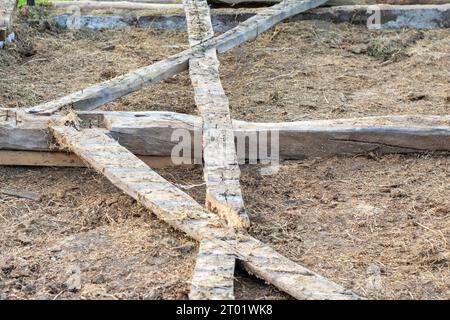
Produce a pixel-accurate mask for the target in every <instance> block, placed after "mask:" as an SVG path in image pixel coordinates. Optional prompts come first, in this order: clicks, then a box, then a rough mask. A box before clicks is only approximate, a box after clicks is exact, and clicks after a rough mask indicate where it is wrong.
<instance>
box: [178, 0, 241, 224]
mask: <svg viewBox="0 0 450 320" xmlns="http://www.w3.org/2000/svg"><path fill="white" fill-rule="evenodd" d="M183 4H184V7H185V11H186V20H187V26H188V35H189V43H190V45H191V46H195V45H197V44H199V43H202V42H204V41H206V40H208V39H210V38H211V37H213V36H214V31H213V28H212V24H211V17H210V12H209V6H208V3H207V2H206V0H184V1H183ZM189 75H190V78H191V82H192V85H193V87H194V93H195V103H196V105H197V108H198V109H199V111H200V115H201V117H202V128H203V133H202V136H203V158H204V166H203V167H204V169H203V174H204V178H205V182H206V206H207V208H208V209H209V210H212V211H214V212H217V213H218V214H219V215H221V216H223V217H224V218H225V219H226V221H227V222H228V223H229V225H230V226H234V227H249V226H250V221H249V218H248V215H247V212H246V211H245V206H244V200H243V197H242V191H241V186H240V182H239V178H240V174H241V173H240V170H239V165H238V161H237V155H236V147H235V145H234V134H233V125H232V123H231V115H230V108H229V101H228V98H227V96H226V94H225V91H224V90H223V87H222V83H221V82H220V78H219V60H218V59H217V55H216V50H215V49H208V50H206V51H205V52H201V53H199V54H198V55H195V57H193V58H191V59H190V60H189Z"/></svg>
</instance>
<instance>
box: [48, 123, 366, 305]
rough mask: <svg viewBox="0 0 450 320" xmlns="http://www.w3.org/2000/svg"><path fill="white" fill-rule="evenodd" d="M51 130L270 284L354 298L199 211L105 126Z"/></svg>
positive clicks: (174, 222)
mask: <svg viewBox="0 0 450 320" xmlns="http://www.w3.org/2000/svg"><path fill="white" fill-rule="evenodd" d="M50 130H51V131H52V133H53V134H54V136H55V138H56V139H57V140H58V142H59V143H60V144H61V146H64V147H66V148H68V149H70V150H71V151H72V152H74V153H75V154H77V155H78V156H79V157H80V158H81V159H83V160H84V161H86V162H87V163H88V164H89V165H90V166H91V167H92V168H93V169H95V170H96V171H98V172H99V173H101V174H103V175H104V176H105V177H106V178H107V179H108V180H110V181H111V182H112V183H113V184H114V185H116V186H117V187H118V188H120V189H121V190H122V191H124V192H125V193H127V194H128V195H130V196H131V197H133V198H134V199H136V200H137V201H139V202H140V203H141V204H143V205H144V206H145V207H146V208H148V209H149V210H151V211H152V212H153V213H154V214H156V216H158V217H159V218H160V219H161V220H163V221H165V222H166V223H168V224H169V225H171V226H172V227H174V228H176V229H178V230H181V231H183V232H185V233H186V234H187V235H188V236H190V237H192V238H194V239H196V240H197V241H202V240H204V239H209V240H210V241H213V242H215V243H214V244H211V246H212V247H213V248H223V249H222V250H223V251H224V252H227V253H231V254H233V255H234V256H235V257H237V258H238V259H240V260H242V261H243V263H244V264H245V265H246V266H247V268H248V269H249V270H251V271H252V272H254V274H255V275H257V276H259V277H261V278H263V279H264V280H266V281H268V282H270V283H273V284H274V285H275V286H277V287H278V288H280V289H281V290H285V291H286V292H288V293H289V294H291V295H292V296H293V297H295V298H300V299H304V298H307V299H358V298H359V297H358V296H357V295H355V294H353V293H352V292H348V291H347V290H345V289H344V288H342V287H341V286H339V285H337V284H336V283H334V282H332V281H330V280H327V279H325V278H323V277H321V276H319V275H317V274H315V273H313V272H311V271H309V270H307V269H306V268H304V267H302V266H300V265H298V264H296V263H294V262H292V261H291V260H289V259H287V258H285V257H283V256H282V255H280V254H278V253H276V252H275V251H274V250H273V249H271V248H269V247H268V246H266V245H264V244H262V243H261V242H259V241H258V240H256V239H254V238H252V237H251V236H248V235H246V234H236V233H235V231H234V229H233V228H226V227H224V225H223V221H222V220H221V219H219V217H218V216H217V215H215V214H212V213H209V212H207V211H206V210H204V209H203V208H202V207H201V206H200V205H199V204H198V203H196V202H195V201H194V200H193V199H192V198H191V197H190V196H188V195H187V194H185V193H184V192H182V191H181V190H179V189H178V188H176V187H175V186H174V185H173V184H171V183H169V182H168V181H167V180H165V179H164V178H162V177H161V176H159V175H158V174H157V173H156V172H154V171H153V170H152V169H150V168H149V167H148V166H146V165H145V164H144V163H143V162H142V161H140V160H139V159H138V158H137V157H135V156H134V155H133V154H131V153H130V152H129V151H127V150H126V149H125V148H124V147H122V146H121V145H119V144H118V143H117V142H116V141H115V140H114V139H112V138H110V137H108V136H107V135H106V134H105V133H104V132H105V131H103V130H99V129H82V130H77V129H75V128H73V127H71V126H61V125H51V126H50ZM222 250H220V251H221V252H222ZM266 266H267V267H266ZM227 274H229V273H228V272H227Z"/></svg>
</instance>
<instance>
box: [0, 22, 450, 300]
mask: <svg viewBox="0 0 450 320" xmlns="http://www.w3.org/2000/svg"><path fill="white" fill-rule="evenodd" d="M17 33H18V36H19V41H18V42H16V43H15V44H13V45H11V46H9V47H8V49H7V50H5V51H0V65H2V67H3V68H2V76H1V79H0V82H1V88H2V90H1V91H0V105H1V106H2V107H27V106H33V105H36V104H38V103H41V102H45V101H48V100H50V99H53V98H56V97H59V96H61V95H64V94H67V93H71V92H73V91H75V90H79V89H82V88H83V87H85V86H86V85H89V84H94V83H97V82H99V81H103V80H107V79H110V78H112V77H114V76H116V75H120V74H123V73H126V72H127V71H129V70H132V69H135V68H138V67H142V66H146V65H149V64H151V63H152V62H155V61H158V60H160V59H162V58H164V57H166V56H168V55H170V54H174V53H176V52H179V51H180V50H183V49H185V48H187V46H188V44H187V38H186V35H185V34H184V33H179V32H172V31H158V32H157V31H152V30H139V29H130V30H126V31H120V32H118V31H101V32H92V31H65V30H59V29H56V28H54V27H53V26H51V25H48V24H45V23H41V24H39V25H37V26H35V27H34V28H33V29H26V28H24V27H17ZM449 39H450V31H449V30H429V31H416V30H397V31H367V30H366V29H364V28H361V27H356V26H352V25H348V24H338V25H334V24H329V23H324V22H299V23H289V24H282V25H279V26H277V27H276V28H275V29H273V30H272V31H270V32H268V33H266V34H264V35H263V36H262V37H260V38H259V39H258V40H256V41H253V42H251V43H248V44H245V45H243V46H240V47H238V48H235V49H233V50H231V51H230V52H228V53H226V54H224V55H222V56H221V62H222V68H221V75H222V80H223V84H224V87H225V90H226V92H227V93H228V94H229V97H230V102H231V108H232V113H233V117H234V118H238V119H247V120H252V121H290V120H299V119H325V118H349V117H359V116H370V115H386V114H441V115H443V114H449V110H450V90H449V89H450V82H449V78H448V72H446V70H448V69H449V66H450V42H449ZM104 109H105V110H159V111H161V110H169V111H177V112H184V113H191V114H195V113H196V109H195V105H194V101H193V92H192V89H191V87H190V81H189V78H188V77H187V74H186V73H183V74H180V75H178V76H175V77H173V78H171V79H169V80H167V81H165V82H163V83H160V84H157V85H154V86H151V87H148V88H146V89H145V90H143V91H141V92H139V93H135V94H132V95H129V96H127V97H124V98H122V99H119V100H118V101H116V102H114V103H111V104H108V105H107V106H105V107H104ZM158 171H159V172H160V173H161V175H163V176H164V177H166V178H167V179H168V180H170V181H172V182H174V183H175V184H177V185H178V186H179V187H180V188H182V189H184V190H185V191H186V192H187V193H189V194H190V195H192V196H193V197H194V198H195V199H196V200H197V201H199V202H200V203H203V201H204V193H205V188H204V186H203V185H201V184H202V173H201V168H198V167H197V168H193V167H177V168H164V169H158ZM449 181H450V157H449V156H446V155H411V156H401V155H391V156H384V157H376V156H373V155H371V156H360V157H353V158H344V157H334V158H331V159H311V160H305V161H288V162H283V163H282V165H281V168H280V171H279V172H278V173H277V174H275V175H271V176H261V175H260V173H259V167H258V166H243V167H242V188H243V192H244V196H245V201H246V205H247V209H248V211H249V214H250V215H251V220H252V227H251V230H250V232H251V233H252V234H253V235H254V236H255V237H257V238H258V239H260V240H262V241H264V242H266V243H268V244H270V245H271V246H273V247H275V248H276V249H278V250H280V252H282V253H283V254H285V255H287V256H288V257H289V258H291V259H293V260H295V261H298V262H299V263H301V264H303V265H305V266H306V267H308V268H310V269H312V270H314V271H316V272H319V273H321V274H323V275H324V276H327V277H329V278H330V279H332V280H334V281H336V282H338V283H340V284H342V285H344V286H346V287H348V288H349V289H352V290H354V291H356V292H357V293H359V294H361V295H364V296H367V297H368V298H375V299H412V298H415V299H450V247H449V244H448V242H449V241H450V184H449ZM2 188H12V189H18V190H21V189H23V190H29V191H34V192H37V193H39V194H40V195H41V199H40V200H38V201H33V200H28V199H22V198H17V197H13V196H8V195H4V194H0V299H24V298H32V299H76V298H82V299H93V298H95V299H184V298H187V293H188V292H189V282H190V277H191V274H192V270H193V267H194V264H195V257H196V252H197V249H198V248H197V244H196V243H195V242H194V241H192V240H190V239H188V238H187V237H185V236H184V235H183V234H181V233H179V232H177V231H175V230H172V229H171V228H170V227H168V226H167V225H166V224H164V223H162V222H160V221H159V220H157V219H156V217H154V216H153V215H152V214H151V213H149V212H148V211H147V210H145V209H144V208H143V207H141V206H140V205H139V204H137V203H136V202H135V201H134V200H132V199H131V198H129V197H128V196H126V195H124V194H123V193H122V192H120V191H119V190H118V189H117V188H116V187H114V186H113V185H111V184H110V183H109V182H108V181H107V180H105V179H104V178H102V177H101V176H100V175H97V174H95V173H94V172H92V171H91V170H89V169H80V168H65V169H61V168H59V169H57V168H25V167H0V189H2ZM74 280H75V281H76V280H81V289H80V290H72V291H70V290H69V289H68V286H67V284H68V283H69V282H71V281H72V282H73V281H74ZM235 285H236V296H237V298H250V299H288V298H289V297H288V296H287V295H285V294H283V293H280V292H279V291H278V290H276V289H275V288H273V287H272V286H269V285H266V284H264V283H263V282H262V281H259V280H257V279H255V278H253V277H250V276H248V275H246V274H245V273H244V272H242V271H241V270H238V271H237V278H236V284H235Z"/></svg>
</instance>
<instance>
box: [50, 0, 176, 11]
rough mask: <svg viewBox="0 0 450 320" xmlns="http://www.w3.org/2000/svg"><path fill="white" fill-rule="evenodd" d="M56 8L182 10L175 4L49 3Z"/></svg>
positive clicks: (124, 2) (116, 2) (113, 2)
mask: <svg viewBox="0 0 450 320" xmlns="http://www.w3.org/2000/svg"><path fill="white" fill-rule="evenodd" d="M50 3H51V4H52V5H53V6H54V7H56V8H63V9H64V8H73V7H77V8H80V9H92V10H94V9H124V10H168V9H182V8H183V6H182V5H181V4H177V3H139V2H131V1H101V2H100V1H50Z"/></svg>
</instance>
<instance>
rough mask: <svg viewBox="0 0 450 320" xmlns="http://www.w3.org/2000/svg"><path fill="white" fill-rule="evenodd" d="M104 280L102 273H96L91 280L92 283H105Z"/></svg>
mask: <svg viewBox="0 0 450 320" xmlns="http://www.w3.org/2000/svg"><path fill="white" fill-rule="evenodd" d="M105 282H106V278H105V276H104V275H102V274H100V275H98V276H97V277H96V278H95V279H94V281H92V283H95V284H102V283H105Z"/></svg>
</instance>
